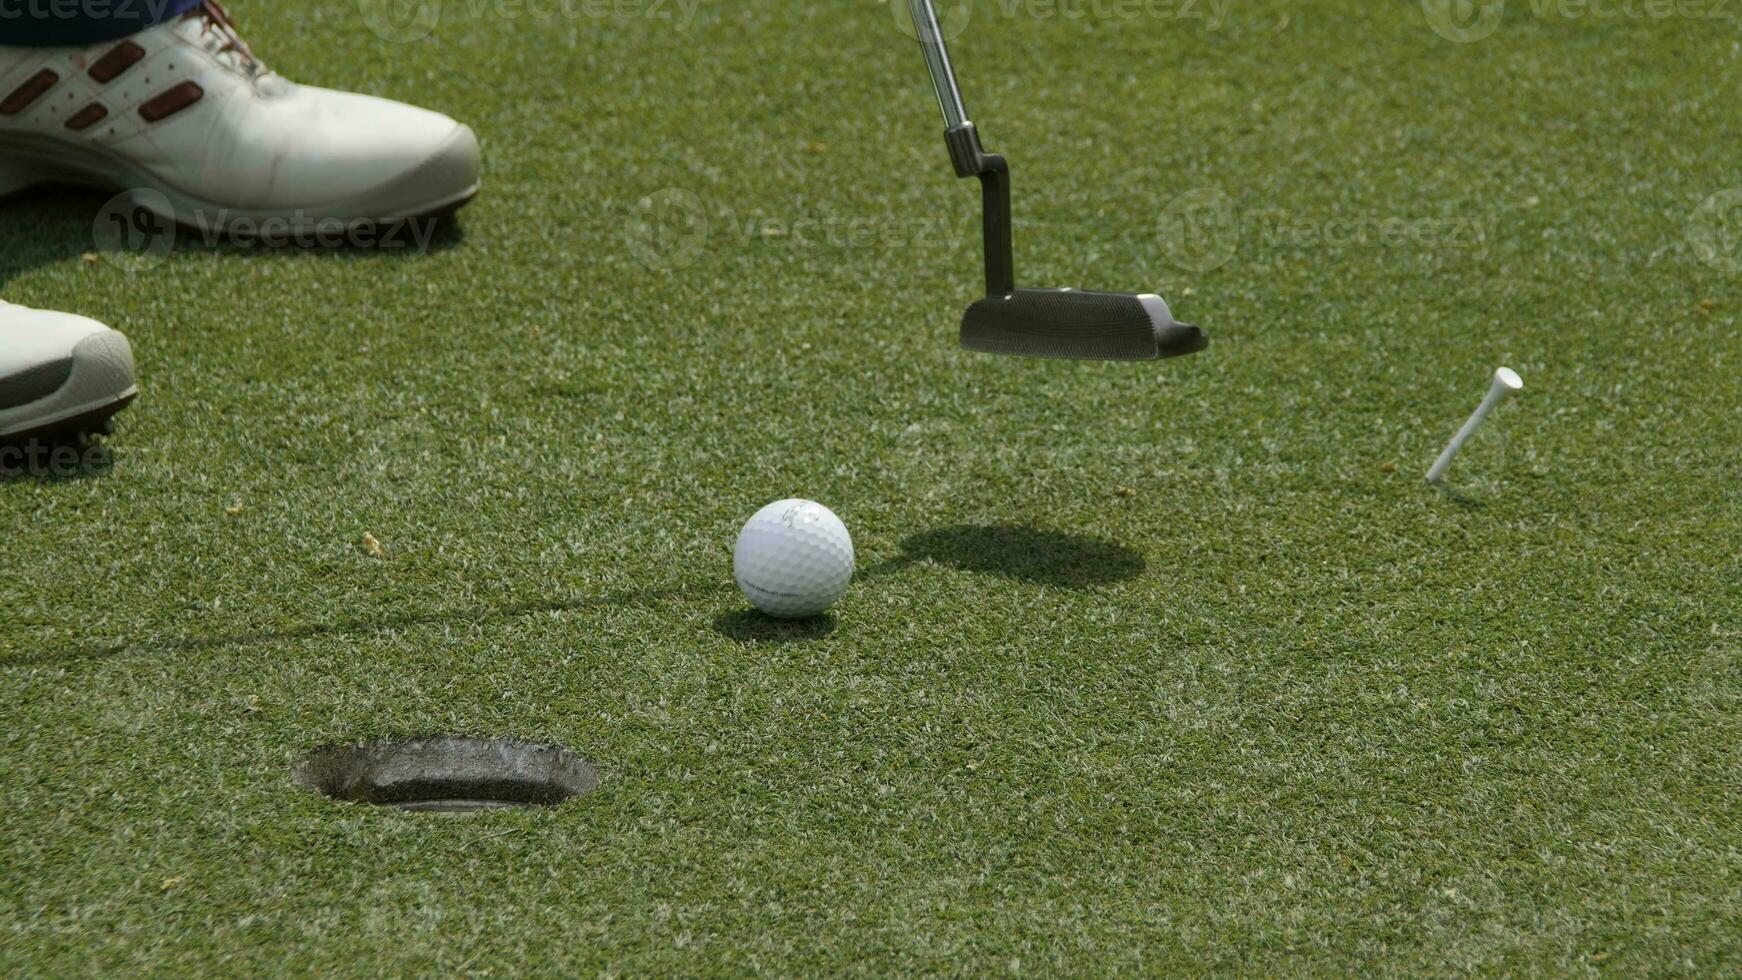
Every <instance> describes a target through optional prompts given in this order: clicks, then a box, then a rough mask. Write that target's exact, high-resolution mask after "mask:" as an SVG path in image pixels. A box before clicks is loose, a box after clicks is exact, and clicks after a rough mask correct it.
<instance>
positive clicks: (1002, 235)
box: [907, 0, 1209, 361]
mask: <svg viewBox="0 0 1742 980" xmlns="http://www.w3.org/2000/svg"><path fill="white" fill-rule="evenodd" d="M907 6H908V9H909V10H910V11H912V13H913V24H914V27H915V29H916V30H917V31H918V34H919V47H920V51H921V52H923V53H924V55H925V64H926V68H927V69H928V70H929V71H930V72H931V81H932V88H933V89H935V90H936V92H937V97H938V108H939V109H941V110H942V111H943V114H944V143H945V145H946V146H948V147H949V151H950V162H951V163H953V164H954V165H955V168H956V176H958V177H978V178H980V202H981V207H982V209H983V210H984V213H985V217H984V235H985V239H986V298H985V299H981V300H976V301H975V302H974V304H973V305H972V306H969V307H968V312H967V313H966V314H965V315H963V317H962V346H963V347H966V348H967V349H969V350H974V351H983V352H985V353H988V354H1013V355H1016V356H1020V357H1058V358H1076V359H1081V360H1099V361H1149V360H1154V359H1156V358H1158V357H1178V356H1179V355H1181V354H1191V353H1194V352H1196V351H1200V350H1203V349H1204V347H1206V346H1207V345H1208V344H1209V338H1208V337H1206V336H1204V332H1203V331H1202V330H1199V329H1198V328H1197V327H1194V326H1192V325H1191V324H1189V323H1180V322H1178V321H1176V320H1175V319H1174V318H1173V314H1172V313H1170V312H1169V311H1168V308H1167V302H1166V301H1165V300H1163V299H1162V298H1161V297H1160V296H1157V295H1155V294H1154V293H1096V292H1087V291H1083V290H1076V289H1068V288H1067V289H1018V288H1016V271H1015V260H1014V258H1013V256H1012V251H1011V242H1010V168H1009V166H1008V165H1007V164H1006V163H1005V162H1004V158H1003V157H1001V156H999V155H997V154H995V153H987V152H986V151H985V149H984V148H983V147H982V146H981V145H980V134H979V132H978V131H976V130H975V129H974V124H973V123H972V122H970V121H969V120H968V111H967V109H966V108H964V107H963V105H962V92H961V89H960V88H958V87H957V85H956V73H955V70H954V69H953V68H951V67H950V55H949V51H948V50H947V49H946V48H945V47H944V37H943V32H942V30H941V29H940V28H939V26H938V15H937V10H936V9H935V8H934V7H933V6H932V0H907Z"/></svg>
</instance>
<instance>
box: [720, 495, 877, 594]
mask: <svg viewBox="0 0 1742 980" xmlns="http://www.w3.org/2000/svg"><path fill="white" fill-rule="evenodd" d="M732 575H733V577H735V578H736V579H737V580H738V588H740V589H742V590H743V592H744V597H745V598H746V599H749V600H750V604H751V605H753V606H755V607H756V608H757V609H760V610H762V611H763V612H765V613H767V614H768V615H770V616H779V617H781V618H783V619H799V618H802V617H804V616H815V615H816V614H818V613H820V612H822V611H823V610H825V609H827V608H829V607H830V606H832V605H834V604H835V600H836V599H839V598H840V597H841V593H843V592H845V591H847V583H848V581H850V580H851V579H852V578H853V537H852V535H849V534H848V533H847V525H845V524H842V523H841V519H840V518H839V517H836V516H835V512H834V511H832V510H830V509H828V508H827V507H824V506H823V505H822V504H819V503H817V502H816V501H814V500H797V499H793V500H776V501H775V502H774V503H772V504H769V505H768V506H767V507H764V508H762V509H761V510H759V511H757V512H756V513H755V514H754V515H752V516H751V518H750V519H749V520H748V521H745V522H744V530H742V531H739V532H738V546H737V547H735V548H733V549H732Z"/></svg>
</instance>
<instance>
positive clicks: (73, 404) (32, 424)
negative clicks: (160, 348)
mask: <svg viewBox="0 0 1742 980" xmlns="http://www.w3.org/2000/svg"><path fill="white" fill-rule="evenodd" d="M72 362H73V365H72V370H71V371H70V372H69V373H68V374H67V379H66V381H64V382H63V383H62V384H61V386H60V387H59V388H58V389H56V390H55V392H54V393H53V394H51V395H48V396H46V397H44V398H39V399H37V400H36V401H33V402H31V403H29V404H28V405H21V406H19V407H17V408H9V409H5V410H3V411H0V440H6V441H16V440H19V439H24V438H30V437H33V436H43V435H49V434H53V433H71V434H83V433H89V432H101V431H104V430H105V427H106V426H105V423H107V422H108V420H109V419H110V418H111V417H112V416H113V415H114V414H115V413H116V412H119V411H121V410H122V409H123V408H126V407H127V405H128V403H130V402H132V401H133V399H134V398H135V397H137V396H138V394H139V386H138V384H136V383H135V381H134V374H133V347H132V345H131V344H129V343H128V342H127V338H126V336H124V335H122V334H121V333H119V332H118V331H114V330H109V331H105V332H103V333H99V334H93V335H92V336H89V337H86V338H85V339H84V340H81V341H79V342H78V343H77V344H75V345H73V354H72Z"/></svg>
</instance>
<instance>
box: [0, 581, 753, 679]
mask: <svg viewBox="0 0 1742 980" xmlns="http://www.w3.org/2000/svg"><path fill="white" fill-rule="evenodd" d="M717 591H719V589H718V587H705V588H704V587H695V586H691V587H685V588H668V589H645V590H639V591H636V590H628V589H625V590H621V591H617V592H608V593H603V594H601V595H596V596H584V597H581V598H576V599H568V600H560V601H550V602H526V603H519V604H516V605H511V606H497V607H494V608H473V609H462V610H457V611H454V612H424V613H408V614H405V615H399V616H379V617H376V618H373V619H368V618H361V617H359V618H356V619H342V620H336V621H334V622H330V623H310V624H308V625H306V626H294V627H288V628H285V629H278V630H253V631H244V632H237V633H223V634H218V635H216V636H194V637H188V638H185V639H179V640H163V641H158V642H151V641H144V642H138V643H115V644H108V645H104V646H96V645H92V646H87V647H75V648H71V649H66V650H60V651H46V650H44V651H35V652H28V653H25V654H23V655H22V656H16V657H0V667H15V666H30V665H33V664H50V663H54V664H60V663H70V662H76V661H80V660H102V659H106V658H109V657H115V656H120V655H122V654H129V653H200V652H204V651H209V650H222V649H228V648H232V647H249V646H258V645H261V644H266V643H282V642H287V641H293V640H308V639H314V638H316V637H322V636H340V635H344V634H347V633H380V632H384V631H387V630H398V629H408V628H411V627H417V626H434V625H441V624H444V623H450V624H456V625H457V624H462V623H463V624H468V625H483V624H488V623H499V622H507V621H511V620H515V619H520V618H522V617H525V616H534V615H538V614H540V613H558V612H583V611H586V610H591V609H610V608H621V607H623V606H635V605H646V604H649V603H655V602H663V601H666V600H669V599H683V598H696V597H698V596H702V595H705V594H708V593H711V592H717Z"/></svg>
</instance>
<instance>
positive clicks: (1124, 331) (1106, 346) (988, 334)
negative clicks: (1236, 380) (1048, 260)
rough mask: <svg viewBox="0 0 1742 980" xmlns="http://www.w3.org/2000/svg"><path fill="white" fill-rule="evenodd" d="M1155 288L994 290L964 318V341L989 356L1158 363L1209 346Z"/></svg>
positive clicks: (963, 342) (1207, 339) (1197, 331)
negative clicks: (1122, 290)
mask: <svg viewBox="0 0 1742 980" xmlns="http://www.w3.org/2000/svg"><path fill="white" fill-rule="evenodd" d="M1209 342H1210V340H1209V338H1208V337H1206V336H1204V332H1203V331H1202V330H1199V329H1198V328H1197V327H1195V326H1193V325H1191V324H1189V323H1180V322H1179V321H1177V320H1175V319H1174V318H1173V314H1172V313H1171V312H1169V311H1168V308H1167V301H1166V300H1163V299H1162V298H1161V297H1160V296H1157V295H1155V294H1153V293H1143V294H1136V293H1091V292H1084V291H1081V290H1076V289H1017V290H1013V291H1011V292H1010V293H1009V294H1007V295H1004V296H988V297H987V298H985V299H982V300H978V301H976V302H975V303H974V305H972V306H970V307H968V312H967V313H966V314H965V315H964V316H963V317H962V346H963V347H966V348H967V349H968V350H974V351H982V352H984V353H988V354H1013V355H1016V356H1020V357H1056V358H1073V359H1077V360H1093V361H1153V360H1155V359H1156V358H1160V357H1179V356H1180V355H1182V354H1191V353H1195V352H1197V351H1201V350H1203V349H1204V348H1205V347H1206V346H1208V345H1209Z"/></svg>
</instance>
